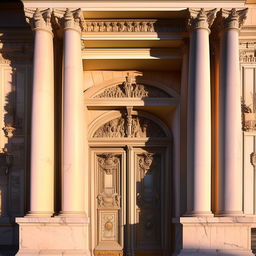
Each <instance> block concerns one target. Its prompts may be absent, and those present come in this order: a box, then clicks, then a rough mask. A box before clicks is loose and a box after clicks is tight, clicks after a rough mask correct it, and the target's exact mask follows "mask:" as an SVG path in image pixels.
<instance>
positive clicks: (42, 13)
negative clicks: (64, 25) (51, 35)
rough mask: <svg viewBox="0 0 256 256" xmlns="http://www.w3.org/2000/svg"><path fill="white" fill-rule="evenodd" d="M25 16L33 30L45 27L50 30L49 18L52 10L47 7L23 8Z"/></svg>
mask: <svg viewBox="0 0 256 256" xmlns="http://www.w3.org/2000/svg"><path fill="white" fill-rule="evenodd" d="M24 10H25V16H26V20H27V22H28V23H29V24H30V25H31V27H32V29H33V30H36V29H45V30H47V31H49V32H51V31H52V25H51V18H52V10H51V9H50V8H48V9H39V8H37V9H28V8H25V9H24Z"/></svg>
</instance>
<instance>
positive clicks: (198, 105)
mask: <svg viewBox="0 0 256 256" xmlns="http://www.w3.org/2000/svg"><path fill="white" fill-rule="evenodd" d="M215 13H216V10H210V11H205V10H204V9H201V10H198V11H196V10H190V19H189V25H190V29H191V36H190V53H189V81H188V132H187V140H188V151H187V154H188V165H187V214H186V215H189V216H208V215H211V92H210V91H211V90H210V53H209V32H210V30H209V26H210V25H211V23H212V22H213V20H214V17H215Z"/></svg>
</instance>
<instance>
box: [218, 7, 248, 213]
mask: <svg viewBox="0 0 256 256" xmlns="http://www.w3.org/2000/svg"><path fill="white" fill-rule="evenodd" d="M246 12H247V10H240V11H237V10H235V9H232V10H221V12H220V17H219V19H220V21H221V22H220V23H221V30H222V31H221V35H220V37H221V38H220V44H221V45H220V90H219V99H220V103H219V104H220V108H219V109H220V113H219V118H220V120H219V150H218V152H219V163H220V164H219V175H218V189H219V191H218V207H217V211H218V212H217V213H218V214H219V215H225V216H230V215H231V216H232V215H241V214H242V213H243V212H242V162H241V161H242V147H241V145H242V133H241V100H240V97H241V94H240V67H239V28H240V26H241V25H242V22H243V20H244V19H245V16H246Z"/></svg>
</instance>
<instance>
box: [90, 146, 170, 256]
mask: <svg viewBox="0 0 256 256" xmlns="http://www.w3.org/2000/svg"><path fill="white" fill-rule="evenodd" d="M165 154H166V150H165V148H154V147H152V148H145V147H144V148H143V147H127V148H126V149H122V148H119V149H118V148H115V149H107V148H105V149H97V150H95V152H94V153H93V162H94V164H93V166H94V168H95V177H94V182H95V195H94V200H95V212H96V215H95V217H96V218H97V221H95V227H96V229H95V230H96V233H97V234H96V244H95V245H96V246H95V251H94V253H95V255H101V254H102V252H104V253H107V251H109V253H110V254H109V255H119V253H120V255H121V253H123V255H127V256H128V255H133V256H135V255H136V256H139V255H155V256H157V255H164V253H163V251H164V248H166V247H167V245H166V244H165V241H166V239H164V238H165V234H166V229H167V228H168V227H167V225H166V223H165V220H166V217H167V216H166V215H167V214H166V213H167V212H166V209H167V203H166V202H167V201H166V200H165V197H166V195H165V188H166V185H167V180H168V176H166V173H165V172H164V170H166V167H167V166H166V157H165ZM113 251H115V253H114V254H113V253H112V252H113Z"/></svg>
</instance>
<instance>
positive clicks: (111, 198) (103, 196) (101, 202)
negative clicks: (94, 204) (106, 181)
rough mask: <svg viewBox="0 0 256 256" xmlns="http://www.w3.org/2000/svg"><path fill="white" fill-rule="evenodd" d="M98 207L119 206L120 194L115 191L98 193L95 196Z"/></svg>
mask: <svg viewBox="0 0 256 256" xmlns="http://www.w3.org/2000/svg"><path fill="white" fill-rule="evenodd" d="M97 200H98V208H119V207H120V196H119V195H118V194H117V193H113V194H107V193H106V192H103V193H100V194H99V195H98V196H97Z"/></svg>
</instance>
